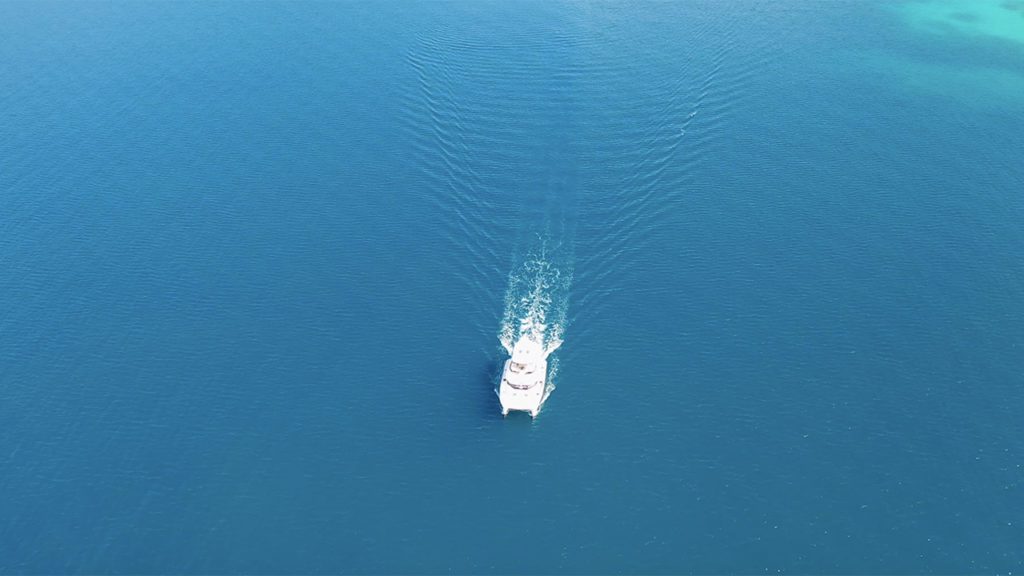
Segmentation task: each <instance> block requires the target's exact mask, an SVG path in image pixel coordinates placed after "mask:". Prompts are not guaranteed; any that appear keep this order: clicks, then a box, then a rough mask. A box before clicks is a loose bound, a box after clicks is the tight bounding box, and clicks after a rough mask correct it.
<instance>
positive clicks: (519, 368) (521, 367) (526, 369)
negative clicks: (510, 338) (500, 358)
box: [508, 362, 533, 374]
mask: <svg viewBox="0 0 1024 576" xmlns="http://www.w3.org/2000/svg"><path fill="white" fill-rule="evenodd" d="M508 369H509V370H510V371H512V372H515V373H516V374H530V373H532V372H533V366H530V365H529V364H520V363H519V362H510V363H509V366H508Z"/></svg>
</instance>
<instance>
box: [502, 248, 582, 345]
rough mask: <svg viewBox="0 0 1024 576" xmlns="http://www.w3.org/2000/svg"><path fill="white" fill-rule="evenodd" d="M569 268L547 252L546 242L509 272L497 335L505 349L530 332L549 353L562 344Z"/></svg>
mask: <svg viewBox="0 0 1024 576" xmlns="http://www.w3.org/2000/svg"><path fill="white" fill-rule="evenodd" d="M571 283H572V269H571V268H570V267H569V266H568V263H565V262H562V263H559V262H558V259H557V258H555V257H553V255H552V254H549V251H548V248H547V243H546V242H543V243H542V245H541V246H540V247H539V248H538V249H537V250H534V251H533V252H531V253H530V254H528V255H527V257H526V258H524V259H523V261H522V262H521V263H520V264H519V265H518V266H517V267H515V268H514V269H513V270H512V272H511V273H510V274H509V278H508V290H507V291H506V292H505V313H504V316H503V318H502V323H501V333H500V334H499V336H498V337H499V339H500V340H501V344H502V346H504V347H505V350H507V351H508V352H509V354H511V353H512V346H513V345H514V344H515V342H516V341H518V340H519V338H520V337H522V336H530V337H531V338H532V339H534V340H536V341H538V342H540V343H541V344H542V345H543V346H544V352H545V355H550V354H551V353H552V352H554V351H555V350H557V349H558V347H559V346H561V345H562V339H563V337H564V335H565V327H566V312H567V309H568V303H569V286H570V284H571Z"/></svg>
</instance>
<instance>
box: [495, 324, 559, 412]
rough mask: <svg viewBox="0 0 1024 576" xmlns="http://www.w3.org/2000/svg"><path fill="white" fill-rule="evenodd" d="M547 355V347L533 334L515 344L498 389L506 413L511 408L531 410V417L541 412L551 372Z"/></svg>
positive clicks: (502, 410)
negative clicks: (548, 375)
mask: <svg viewBox="0 0 1024 576" xmlns="http://www.w3.org/2000/svg"><path fill="white" fill-rule="evenodd" d="M546 356H547V355H546V354H545V353H544V346H543V345H542V344H541V343H540V342H538V341H537V340H535V339H534V338H533V337H531V335H530V334H526V335H523V336H522V337H520V338H519V341H518V342H516V345H515V346H513V347H512V357H511V358H509V359H508V360H506V361H505V368H504V370H502V372H501V385H500V386H499V388H498V399H499V400H500V401H501V414H502V415H507V414H508V413H509V411H510V410H520V411H523V412H529V413H530V416H537V413H538V412H540V405H541V403H542V402H544V386H545V383H546V380H547V373H548V361H547V358H546Z"/></svg>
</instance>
